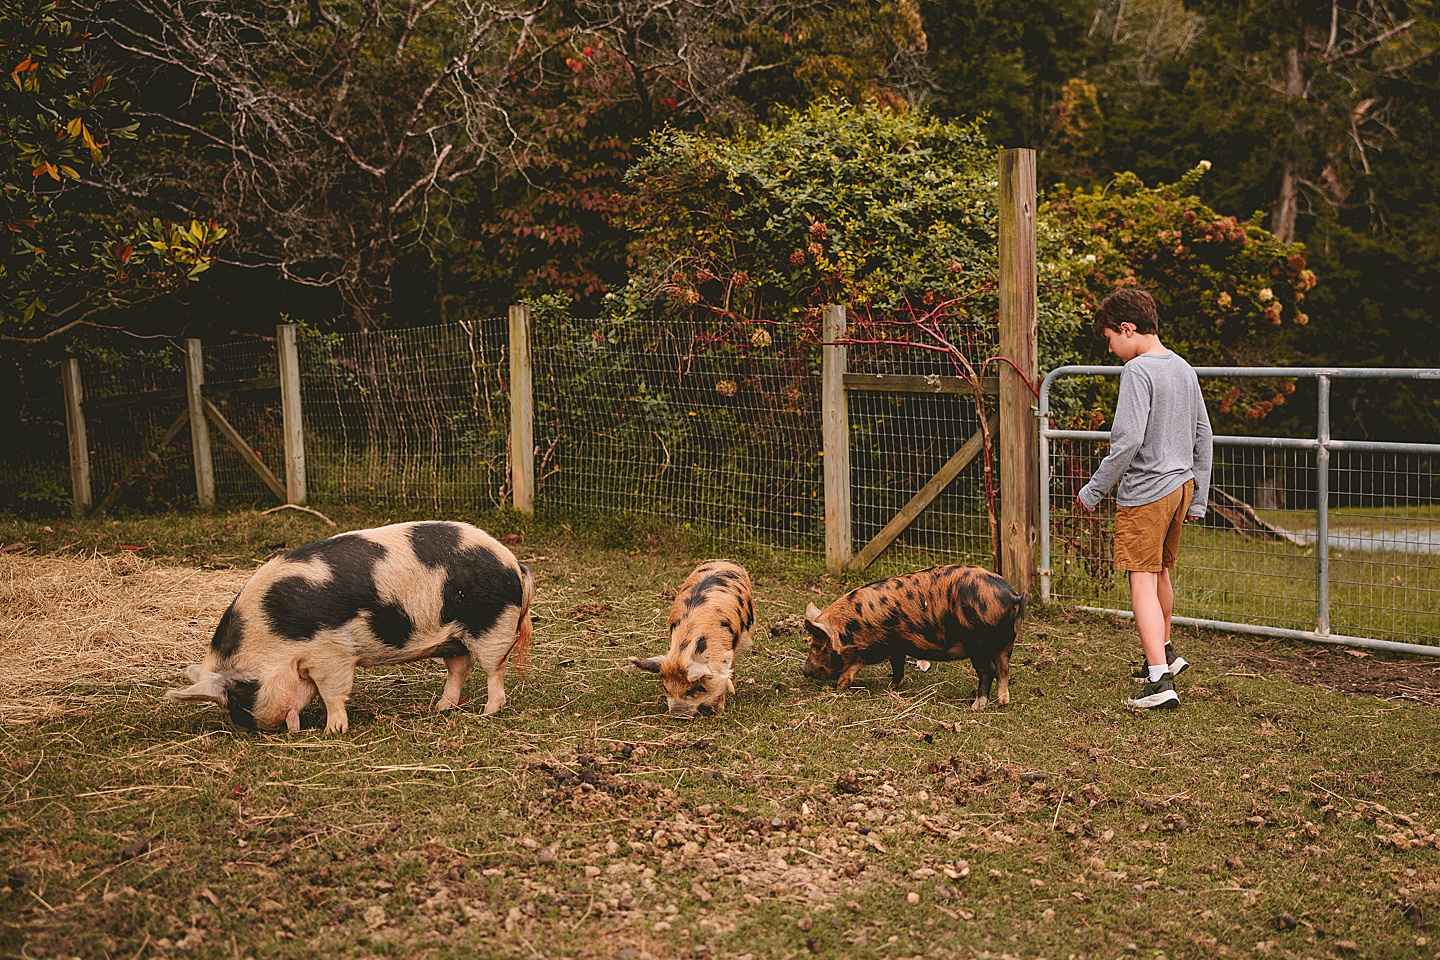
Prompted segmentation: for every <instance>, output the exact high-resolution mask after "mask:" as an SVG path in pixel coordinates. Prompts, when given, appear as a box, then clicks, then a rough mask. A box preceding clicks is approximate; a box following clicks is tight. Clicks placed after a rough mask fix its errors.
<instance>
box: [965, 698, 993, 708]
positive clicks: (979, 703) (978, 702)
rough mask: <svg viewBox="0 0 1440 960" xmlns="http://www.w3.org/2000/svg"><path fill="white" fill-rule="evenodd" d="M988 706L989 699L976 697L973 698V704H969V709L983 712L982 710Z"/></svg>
mask: <svg viewBox="0 0 1440 960" xmlns="http://www.w3.org/2000/svg"><path fill="white" fill-rule="evenodd" d="M989 705H990V698H989V697H976V698H975V702H974V703H972V704H970V709H971V710H984V709H985V708H986V707H987V706H989Z"/></svg>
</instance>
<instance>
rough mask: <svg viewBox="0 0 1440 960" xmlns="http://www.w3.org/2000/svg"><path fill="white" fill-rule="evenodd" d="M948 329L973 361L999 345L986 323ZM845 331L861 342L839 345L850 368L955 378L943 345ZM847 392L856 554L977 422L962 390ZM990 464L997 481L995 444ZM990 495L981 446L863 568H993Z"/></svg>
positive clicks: (885, 571)
mask: <svg viewBox="0 0 1440 960" xmlns="http://www.w3.org/2000/svg"><path fill="white" fill-rule="evenodd" d="M947 332H948V334H949V335H950V339H951V342H952V343H953V344H955V345H956V347H957V348H959V349H962V350H964V352H965V354H966V357H967V359H969V360H970V362H971V364H972V365H973V366H974V367H976V368H977V369H978V368H979V367H980V366H981V365H982V363H983V361H984V359H985V358H986V357H988V356H990V355H992V354H993V353H994V352H995V351H996V349H997V342H996V329H995V327H994V326H993V325H984V324H973V323H965V324H951V325H950V326H949V328H948V330H947ZM850 333H851V336H852V337H854V339H856V340H857V341H862V342H857V343H852V344H850V345H849V346H847V348H846V353H847V357H846V366H847V370H848V372H850V373H855V374H888V375H899V376H920V377H948V378H953V377H955V376H957V375H958V374H959V372H960V369H959V368H957V365H956V363H955V361H954V360H952V359H951V358H950V357H949V356H948V355H947V354H943V353H937V352H934V351H931V350H927V349H923V348H921V347H917V346H914V345H912V344H909V343H903V342H891V343H888V344H879V343H868V342H863V341H865V340H867V339H869V338H870V337H869V333H868V331H867V330H866V329H865V328H864V327H863V326H856V327H852V328H851V331H850ZM909 336H912V337H913V334H909ZM848 400H849V408H850V496H851V508H850V509H851V529H852V533H853V537H854V542H855V551H856V553H859V552H860V551H861V550H862V549H863V548H864V546H865V545H866V544H867V543H869V542H870V541H871V540H872V539H873V538H874V537H875V536H876V534H878V533H879V532H880V531H881V530H882V529H883V528H884V526H885V525H886V524H887V523H889V522H890V520H891V518H893V517H894V516H895V515H896V514H897V513H899V512H900V510H901V509H902V508H903V507H904V506H905V505H906V504H907V503H908V502H909V501H910V499H911V498H912V497H914V496H915V494H917V493H919V492H920V489H921V488H922V487H923V486H924V485H925V483H926V482H927V481H929V480H930V478H931V477H933V476H934V475H935V474H936V473H937V472H939V470H940V469H941V468H942V467H943V466H945V464H946V462H947V461H949V460H950V458H951V457H952V456H954V455H955V454H956V453H957V452H959V451H960V449H961V447H963V446H964V445H965V443H966V441H968V440H969V439H970V438H971V437H972V436H974V435H975V434H976V433H977V432H978V431H979V430H980V418H979V414H978V411H977V408H976V403H975V398H974V396H973V395H972V394H970V393H968V392H964V393H958V394H956V393H902V392H892V391H870V390H850V391H848ZM987 407H988V409H989V412H990V414H991V415H993V414H994V412H995V398H993V397H989V398H987ZM995 439H996V440H998V434H997V435H996V438H995ZM993 466H994V477H995V484H996V487H997V489H998V488H999V484H1000V474H999V448H998V443H997V445H996V447H995V456H994V464H993ZM987 500H988V494H987V491H986V489H985V480H984V452H983V450H982V451H980V452H979V453H978V454H977V455H976V456H975V457H974V458H973V459H972V460H970V462H969V463H968V464H967V465H966V466H965V467H964V468H963V469H962V470H961V472H960V474H959V475H958V476H957V477H956V478H955V479H954V480H952V481H951V482H950V483H949V484H948V485H947V486H946V487H945V489H944V490H943V491H942V492H941V493H940V494H939V495H938V496H937V497H936V498H935V499H934V500H932V501H931V502H930V504H929V506H927V507H926V508H925V510H924V511H923V512H922V513H921V514H920V515H919V516H918V517H917V518H916V519H915V520H914V521H912V522H911V523H910V525H909V526H907V527H906V528H905V529H904V530H903V531H902V532H901V533H900V535H899V536H898V537H897V538H896V540H895V541H894V543H893V544H892V545H891V546H890V547H889V548H888V549H887V550H886V551H885V552H884V553H883V554H881V555H880V557H879V558H878V559H877V560H876V562H875V564H874V565H873V566H872V567H871V568H870V569H871V570H872V571H874V572H875V573H876V574H877V575H890V574H893V573H900V572H905V571H908V570H913V569H915V568H916V567H919V566H929V565H934V564H941V563H971V564H978V565H981V566H985V567H993V566H994V556H993V550H992V547H991V537H990V520H989V511H988V508H987ZM997 509H998V505H997Z"/></svg>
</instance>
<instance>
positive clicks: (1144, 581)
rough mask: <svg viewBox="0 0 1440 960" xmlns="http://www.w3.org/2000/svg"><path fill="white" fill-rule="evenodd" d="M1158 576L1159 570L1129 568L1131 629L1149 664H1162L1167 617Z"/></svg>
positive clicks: (1163, 662)
mask: <svg viewBox="0 0 1440 960" xmlns="http://www.w3.org/2000/svg"><path fill="white" fill-rule="evenodd" d="M1162 576H1164V574H1163V573H1149V572H1147V571H1144V570H1131V571H1130V609H1131V611H1133V612H1134V614H1135V629H1136V630H1138V631H1139V633H1140V646H1141V647H1142V648H1144V650H1145V662H1146V663H1148V664H1149V665H1150V666H1152V667H1159V666H1164V665H1165V639H1166V635H1167V633H1168V631H1167V629H1166V628H1167V627H1168V626H1169V620H1170V618H1169V617H1168V616H1166V611H1165V610H1164V608H1163V607H1162V605H1161V601H1160V589H1159V584H1160V578H1161V577H1162ZM1166 579H1167V580H1168V577H1167V578H1166Z"/></svg>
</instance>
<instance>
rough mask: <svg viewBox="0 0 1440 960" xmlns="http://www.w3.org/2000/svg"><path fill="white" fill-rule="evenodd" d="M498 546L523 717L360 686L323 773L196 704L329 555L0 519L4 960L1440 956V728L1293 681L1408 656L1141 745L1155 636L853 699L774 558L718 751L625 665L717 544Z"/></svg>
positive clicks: (405, 672)
mask: <svg viewBox="0 0 1440 960" xmlns="http://www.w3.org/2000/svg"><path fill="white" fill-rule="evenodd" d="M335 519H336V520H337V521H339V522H340V524H341V527H342V528H344V527H354V526H365V525H370V524H372V523H375V522H379V521H381V520H384V519H407V518H406V517H400V516H392V517H377V516H373V515H368V516H367V515H364V514H362V513H359V512H356V513H337V514H335ZM480 522H481V523H482V525H484V526H486V527H487V529H489V530H491V532H493V533H497V534H499V533H504V532H514V533H517V534H519V535H520V537H521V539H520V542H519V543H518V544H517V546H516V547H515V550H516V552H517V554H518V555H519V556H521V558H522V559H525V560H526V562H527V563H529V564H530V565H531V566H532V568H533V569H534V570H535V571H536V573H537V578H538V582H537V595H536V597H537V599H536V611H537V615H538V618H539V619H538V622H537V625H536V626H537V632H536V637H535V641H534V644H533V646H532V650H531V660H530V664H529V666H528V668H527V669H526V671H525V673H524V674H523V675H522V676H515V675H514V674H513V673H512V675H511V677H510V679H509V682H508V684H507V689H508V692H509V694H510V702H509V705H508V706H507V707H506V709H505V711H504V712H503V713H501V714H499V715H498V716H495V717H492V718H489V719H482V718H481V717H480V716H479V715H478V712H477V711H475V710H474V709H469V710H463V711H458V712H453V713H448V714H436V713H434V712H432V710H431V706H432V704H433V702H434V701H435V699H436V698H437V697H438V695H439V692H440V687H441V683H442V677H443V670H442V669H441V668H440V667H439V666H438V665H435V664H431V663H425V664H419V665H412V666H410V667H406V668H403V669H396V670H388V671H380V670H371V671H362V673H361V675H360V677H359V681H358V683H357V686H356V691H355V698H354V702H353V705H352V708H351V710H350V717H351V730H350V733H349V734H348V735H346V736H344V737H326V736H324V735H323V734H322V733H321V732H319V731H317V730H315V729H314V726H315V725H316V724H322V725H323V709H322V708H321V707H319V705H318V701H317V703H316V705H315V706H312V708H311V709H310V710H309V711H308V712H307V713H306V715H305V718H304V719H305V721H306V724H307V729H305V730H303V731H302V732H301V733H300V734H298V735H294V736H283V735H269V736H256V735H245V734H239V733H236V732H234V731H232V730H231V729H230V728H229V727H228V726H227V725H226V724H225V723H224V722H223V721H222V718H221V713H220V711H218V710H215V709H212V708H201V707H196V706H194V705H187V704H177V703H172V702H168V701H166V700H165V699H164V698H163V691H164V690H165V689H167V688H168V687H172V686H177V685H180V684H181V682H182V680H181V670H182V668H183V666H184V663H185V662H187V661H188V660H189V659H198V658H199V656H200V655H201V653H202V651H203V649H204V647H205V645H206V643H207V642H208V639H209V634H210V632H211V631H212V630H213V628H214V624H215V622H216V620H217V619H218V616H219V614H220V612H221V611H222V610H223V609H224V607H225V605H226V604H227V603H228V602H229V600H230V599H231V597H232V596H233V594H234V592H235V590H236V589H237V588H238V586H239V584H241V583H243V581H244V579H245V577H246V575H247V574H248V572H249V571H250V570H251V569H253V567H254V565H255V564H256V563H257V562H258V561H259V560H261V559H263V558H264V557H266V556H268V555H271V554H273V553H276V552H278V551H281V550H284V549H288V548H293V547H295V546H298V545H300V544H301V543H304V542H308V541H309V540H312V539H317V538H318V537H319V536H323V535H325V534H326V533H329V532H333V531H331V530H329V528H325V527H323V526H322V525H320V524H319V523H317V522H316V521H314V520H313V519H311V518H308V517H304V516H300V515H297V514H293V513H291V514H280V515H275V516H271V517H260V516H258V515H257V514H254V513H236V514H230V515H219V516H211V517H207V516H179V517H171V518H164V519H158V520H157V519H149V520H139V519H137V520H123V521H120V522H117V523H112V522H110V521H103V520H101V521H88V522H85V523H83V524H79V525H72V524H64V525H61V524H54V523H52V524H51V527H52V529H49V530H47V529H45V528H44V527H43V526H41V525H38V524H27V523H20V522H13V521H4V520H0V547H4V546H6V545H11V544H20V545H23V546H22V547H21V548H17V549H15V550H14V551H11V552H6V553H0V684H3V686H0V689H3V690H4V691H5V692H4V693H3V694H0V881H3V885H0V955H3V956H6V957H26V958H32V957H33V958H40V957H47V958H48V957H83V958H87V960H88V958H91V957H116V958H119V957H125V958H130V957H161V956H165V957H170V956H185V957H197V958H199V957H215V958H237V957H241V958H243V957H254V958H261V957H297V958H298V957H315V956H326V957H331V956H334V957H407V958H418V957H427V958H428V957H451V956H455V957H459V956H466V957H469V956H484V957H491V956H494V957H517V958H523V957H559V956H576V957H623V958H643V957H657V958H682V957H683V958H704V957H715V958H721V957H724V958H736V960H743V958H746V957H749V958H752V960H759V958H776V960H781V958H796V957H808V956H814V955H818V956H830V957H887V958H900V957H914V956H926V957H994V958H997V960H1005V958H1019V957H1023V958H1027V960H1033V958H1036V957H1044V958H1047V960H1055V958H1068V957H1076V958H1079V957H1086V958H1096V957H1106V958H1109V957H1128V956H1141V957H1147V958H1153V957H1156V956H1159V955H1164V956H1165V957H1170V958H1175V957H1214V956H1241V955H1243V956H1252V955H1261V956H1270V957H1314V956H1338V957H1350V956H1368V957H1427V958H1428V957H1436V956H1440V933H1437V932H1436V931H1435V930H1434V929H1433V926H1434V924H1435V922H1436V919H1437V917H1440V800H1437V798H1436V792H1437V790H1440V743H1437V737H1436V735H1435V733H1436V729H1437V720H1440V717H1437V707H1436V706H1435V705H1434V704H1435V702H1436V698H1428V699H1427V698H1423V697H1422V698H1421V699H1420V701H1418V702H1417V700H1415V699H1412V698H1409V697H1408V695H1407V696H1406V697H1404V698H1402V697H1401V696H1400V695H1399V693H1398V692H1397V693H1396V694H1395V696H1394V698H1383V697H1376V696H1355V695H1348V694H1344V693H1338V692H1333V691H1331V690H1328V689H1325V688H1324V687H1325V685H1324V684H1322V685H1319V686H1317V685H1313V684H1310V683H1304V682H1298V681H1297V680H1295V679H1292V673H1293V671H1290V670H1289V669H1288V668H1287V667H1286V664H1288V663H1290V662H1292V661H1296V660H1298V658H1300V657H1301V656H1302V655H1303V656H1305V657H1310V658H1311V659H1312V661H1313V659H1314V658H1316V657H1319V658H1321V659H1322V660H1323V661H1324V662H1325V663H1327V664H1330V665H1331V667H1332V668H1333V669H1332V672H1333V673H1335V674H1337V675H1338V674H1340V673H1343V671H1344V670H1345V669H1346V668H1347V667H1348V666H1349V665H1350V664H1352V663H1353V665H1354V666H1355V668H1356V669H1357V670H1359V669H1361V668H1365V667H1368V666H1370V665H1373V664H1376V663H1378V662H1379V661H1380V660H1381V659H1382V658H1379V657H1369V658H1365V659H1363V660H1362V659H1358V658H1351V657H1350V656H1349V655H1347V654H1346V653H1345V652H1343V651H1332V650H1324V651H1320V652H1319V653H1315V652H1313V651H1311V650H1308V649H1306V648H1301V647H1298V646H1293V645H1288V644H1285V643H1281V642H1278V641H1266V640H1257V639H1253V638H1233V637H1226V636H1220V635H1212V634H1204V635H1193V634H1190V633H1187V634H1185V635H1184V636H1181V637H1179V638H1178V642H1179V643H1180V644H1181V648H1182V652H1184V653H1185V654H1186V656H1187V657H1189V658H1191V659H1192V660H1193V661H1195V663H1196V666H1195V667H1194V668H1193V669H1192V670H1191V671H1190V672H1189V673H1187V674H1186V675H1185V676H1184V677H1182V678H1181V680H1180V682H1179V687H1180V690H1181V696H1182V698H1183V700H1184V706H1183V708H1182V709H1181V710H1179V711H1176V712H1173V713H1168V714H1164V715H1141V714H1136V713H1133V712H1131V711H1128V710H1126V709H1124V708H1123V707H1122V706H1121V700H1122V699H1123V698H1124V697H1125V696H1126V695H1127V694H1128V693H1129V692H1130V691H1131V690H1132V687H1131V685H1130V684H1131V682H1130V681H1129V680H1128V679H1127V675H1128V672H1129V667H1130V664H1131V662H1132V660H1133V657H1134V653H1135V650H1134V648H1135V643H1134V641H1133V639H1132V638H1131V635H1130V633H1129V628H1128V626H1127V625H1125V624H1123V623H1117V622H1115V621H1112V620H1108V619H1102V618H1087V617H1082V616H1077V615H1071V614H1066V613H1064V612H1063V611H1061V610H1056V609H1053V608H1052V609H1036V610H1035V611H1034V613H1033V614H1032V616H1031V617H1030V619H1029V621H1028V625H1027V629H1026V633H1025V635H1024V637H1023V639H1022V641H1021V644H1020V646H1019V647H1018V648H1017V651H1016V655H1015V658H1014V662H1013V664H1014V683H1013V687H1012V690H1013V696H1014V700H1013V702H1012V703H1011V705H1010V706H1009V707H1007V708H1003V709H1001V708H996V707H993V706H992V707H991V708H990V709H988V710H986V711H984V712H981V713H973V712H972V711H971V710H970V709H969V700H970V692H971V689H972V687H973V683H974V675H973V672H972V670H971V668H970V667H969V665H968V664H937V665H935V667H934V668H933V669H931V670H929V671H928V672H920V671H918V670H916V669H913V668H912V669H911V670H910V672H909V673H908V675H907V679H906V682H905V685H904V686H903V688H901V689H900V690H898V691H896V690H892V689H890V687H889V683H888V671H885V670H882V669H881V668H872V669H871V670H868V671H866V672H864V673H862V674H861V675H860V681H859V682H858V683H857V685H856V686H855V687H854V688H852V689H851V690H849V691H847V692H845V693H836V692H835V691H833V690H829V689H825V688H822V687H821V686H820V685H818V684H816V683H814V682H811V681H808V680H805V679H804V678H802V677H801V676H800V673H799V665H800V662H801V659H802V657H803V651H804V646H805V640H804V638H803V636H802V635H801V634H802V631H797V629H796V625H795V621H794V619H793V615H795V614H799V613H801V612H802V611H803V610H804V608H805V605H806V603H807V602H809V601H812V600H813V601H815V602H816V603H818V604H820V605H822V606H823V605H824V604H825V603H826V602H828V600H829V599H832V598H833V597H835V596H838V595H839V594H840V593H841V592H843V591H844V590H845V589H847V588H848V587H849V586H850V585H853V582H849V581H845V582H842V581H836V580H832V579H829V578H826V577H824V576H822V575H821V574H820V572H819V571H818V570H816V569H815V568H814V566H813V564H814V560H813V558H808V559H807V558H800V559H796V558H792V557H786V556H777V555H768V554H755V555H749V556H743V557H742V558H741V559H744V560H745V561H746V562H747V565H748V566H749V568H750V570H751V573H752V577H753V578H754V580H755V583H756V594H757V601H758V608H759V623H760V629H759V630H758V633H757V638H756V640H757V642H756V653H755V654H754V655H753V656H752V657H751V658H749V659H748V660H745V661H742V663H741V665H740V678H741V679H740V683H739V694H738V696H737V697H735V698H733V700H732V704H731V709H730V712H728V713H727V714H725V715H723V716H721V717H715V718H702V719H700V720H697V721H695V722H692V723H690V724H688V725H683V724H677V723H675V722H672V721H667V720H665V719H664V718H663V717H661V716H659V714H660V713H661V711H662V710H663V706H662V704H661V702H660V694H659V688H658V685H657V683H656V682H655V680H654V678H653V677H650V676H648V675H640V674H634V673H630V672H627V671H626V670H625V669H624V664H625V663H626V661H627V660H628V658H629V657H630V656H632V655H637V654H642V653H643V654H651V653H654V652H657V651H659V650H661V649H663V646H664V644H663V640H662V632H663V629H664V615H665V611H666V609H667V607H668V603H669V596H670V591H673V590H674V588H675V587H676V586H677V585H678V584H679V583H680V582H681V580H682V579H683V578H684V577H685V576H686V574H687V573H688V572H689V571H690V569H691V567H692V566H693V564H694V563H695V562H696V561H697V560H698V559H701V558H703V557H704V556H706V555H707V552H708V551H706V550H705V548H704V546H703V545H702V544H700V543H698V542H696V541H694V540H692V539H688V538H686V537H683V536H680V535H677V534H674V533H671V532H667V531H664V530H654V529H650V528H647V527H646V526H645V525H643V524H635V523H628V522H624V521H618V522H615V523H613V524H611V525H609V526H608V527H605V528H602V529H593V528H587V529H585V530H579V529H574V530H572V529H568V528H567V527H565V526H564V525H563V524H559V523H550V524H543V525H542V524H534V523H530V522H528V521H527V522H521V521H519V520H518V518H514V517H505V516H501V517H487V518H483V519H481V520H480ZM121 548H134V549H121ZM854 582H858V581H854ZM1036 606H1037V607H1038V604H1037V605H1036ZM1386 668H1387V669H1388V670H1390V671H1391V674H1390V675H1392V676H1394V677H1399V678H1405V680H1406V682H1407V683H1408V682H1410V681H1411V680H1416V681H1417V682H1418V680H1420V679H1424V678H1427V677H1433V676H1434V675H1435V674H1434V669H1433V665H1431V664H1428V663H1422V662H1419V661H1413V662H1412V661H1395V662H1393V663H1389V664H1387V666H1386ZM1401 688H1404V689H1409V687H1406V686H1405V684H1403V683H1400V682H1399V681H1397V685H1396V690H1397V691H1398V690H1400V689H1401ZM467 692H468V693H470V694H472V695H480V696H482V697H483V686H482V685H481V684H478V683H476V682H475V681H473V680H472V682H471V685H470V687H469V689H467Z"/></svg>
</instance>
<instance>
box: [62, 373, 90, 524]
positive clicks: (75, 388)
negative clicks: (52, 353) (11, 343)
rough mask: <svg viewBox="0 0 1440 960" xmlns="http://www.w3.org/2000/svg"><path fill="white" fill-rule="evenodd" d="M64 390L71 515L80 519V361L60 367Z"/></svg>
mask: <svg viewBox="0 0 1440 960" xmlns="http://www.w3.org/2000/svg"><path fill="white" fill-rule="evenodd" d="M60 383H61V386H62V387H64V390H65V434H66V436H67V437H68V438H69V441H70V490H71V493H72V495H73V497H74V507H73V510H74V513H75V516H77V517H83V516H85V514H86V513H87V512H88V511H89V509H90V504H91V496H90V443H89V440H88V439H87V438H86V436H85V407H84V403H85V391H84V389H83V388H82V386H81V384H80V361H79V360H77V359H75V358H74V357H67V358H66V360H65V365H64V366H63V367H61V368H60Z"/></svg>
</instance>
